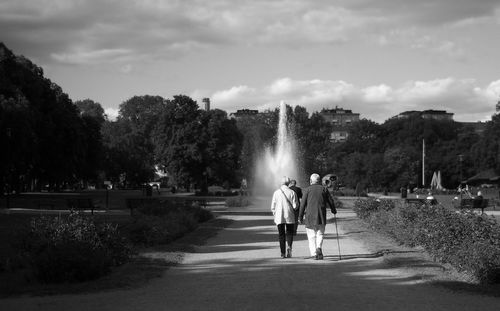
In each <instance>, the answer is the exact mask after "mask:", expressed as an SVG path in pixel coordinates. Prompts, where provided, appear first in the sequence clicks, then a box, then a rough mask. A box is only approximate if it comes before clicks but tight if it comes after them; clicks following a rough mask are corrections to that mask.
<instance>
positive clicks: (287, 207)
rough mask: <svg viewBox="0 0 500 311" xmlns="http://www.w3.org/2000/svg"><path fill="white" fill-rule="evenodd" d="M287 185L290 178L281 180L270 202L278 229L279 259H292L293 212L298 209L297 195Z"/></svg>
mask: <svg viewBox="0 0 500 311" xmlns="http://www.w3.org/2000/svg"><path fill="white" fill-rule="evenodd" d="M289 183H290V178H288V177H283V178H282V180H281V186H280V187H279V188H278V189H277V190H276V191H274V194H273V200H272V202H271V211H272V212H273V216H274V223H275V224H276V226H277V227H278V237H279V243H280V250H281V258H290V257H292V244H293V232H294V228H295V210H297V209H298V208H299V207H298V204H297V202H298V200H297V194H295V192H294V191H293V190H291V189H290V188H288V184H289ZM285 241H286V244H285Z"/></svg>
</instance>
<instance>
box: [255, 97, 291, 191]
mask: <svg viewBox="0 0 500 311" xmlns="http://www.w3.org/2000/svg"><path fill="white" fill-rule="evenodd" d="M295 150H296V143H295V138H294V135H293V133H292V132H291V130H290V128H288V120H287V115H286V104H285V102H284V101H281V103H280V113H279V123H278V137H277V141H276V145H275V146H274V148H272V146H268V147H266V149H265V151H264V154H263V155H262V156H261V157H260V158H259V159H258V161H257V164H256V175H255V178H254V180H255V185H254V191H256V192H271V191H274V190H275V189H276V188H277V187H278V186H279V184H280V180H281V178H282V177H283V176H288V177H290V178H293V179H297V178H298V175H297V174H298V169H297V164H296V161H297V159H296V152H295Z"/></svg>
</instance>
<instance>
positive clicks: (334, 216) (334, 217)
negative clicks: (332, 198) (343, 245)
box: [333, 214, 342, 260]
mask: <svg viewBox="0 0 500 311" xmlns="http://www.w3.org/2000/svg"><path fill="white" fill-rule="evenodd" d="M333 220H334V221H335V231H337V246H338V248H339V260H342V256H341V255H340V242H339V228H337V215H336V214H333Z"/></svg>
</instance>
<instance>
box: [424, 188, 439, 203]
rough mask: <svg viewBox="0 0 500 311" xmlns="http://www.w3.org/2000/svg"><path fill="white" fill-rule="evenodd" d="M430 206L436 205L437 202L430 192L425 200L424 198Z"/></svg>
mask: <svg viewBox="0 0 500 311" xmlns="http://www.w3.org/2000/svg"><path fill="white" fill-rule="evenodd" d="M425 199H426V200H427V202H428V203H429V204H430V205H436V204H437V203H438V202H437V200H436V198H435V197H434V195H433V194H432V192H430V191H429V193H428V194H427V198H425Z"/></svg>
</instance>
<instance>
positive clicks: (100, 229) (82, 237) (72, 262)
mask: <svg viewBox="0 0 500 311" xmlns="http://www.w3.org/2000/svg"><path fill="white" fill-rule="evenodd" d="M21 249H22V250H23V252H24V254H25V258H26V259H27V262H28V265H29V267H30V268H31V270H32V271H33V273H34V274H35V276H36V277H37V278H38V279H39V280H40V281H42V282H74V281H86V280H91V279H95V278H98V277H100V276H102V275H104V274H106V273H107V272H109V271H110V269H111V267H113V266H118V265H121V264H123V263H125V262H126V261H127V260H128V258H129V256H130V254H131V248H130V246H129V245H128V243H127V241H126V240H125V239H124V238H123V237H122V236H121V235H120V233H119V232H118V229H117V226H116V225H112V224H96V223H94V221H93V220H92V219H90V218H88V217H85V216H83V215H81V214H79V213H71V214H70V215H69V216H68V217H39V218H34V219H32V220H31V222H30V225H29V228H28V230H27V231H26V232H25V233H24V234H23V235H22V241H21Z"/></svg>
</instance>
